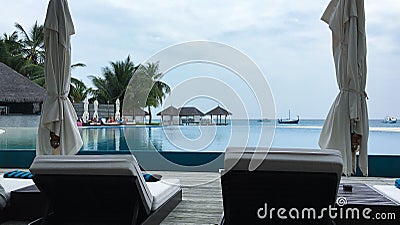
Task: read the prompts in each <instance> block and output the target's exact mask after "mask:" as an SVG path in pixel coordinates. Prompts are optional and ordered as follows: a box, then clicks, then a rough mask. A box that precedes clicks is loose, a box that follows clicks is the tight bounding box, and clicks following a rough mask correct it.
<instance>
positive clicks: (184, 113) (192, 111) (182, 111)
mask: <svg viewBox="0 0 400 225" xmlns="http://www.w3.org/2000/svg"><path fill="white" fill-rule="evenodd" d="M178 110H179V124H181V125H195V124H199V123H200V122H201V118H202V117H203V116H204V113H203V112H202V111H200V110H199V109H197V108H196V107H193V106H189V107H180V108H179V109H178Z"/></svg>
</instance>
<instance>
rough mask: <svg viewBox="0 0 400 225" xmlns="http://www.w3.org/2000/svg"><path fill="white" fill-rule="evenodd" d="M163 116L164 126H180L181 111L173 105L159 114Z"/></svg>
mask: <svg viewBox="0 0 400 225" xmlns="http://www.w3.org/2000/svg"><path fill="white" fill-rule="evenodd" d="M157 116H161V123H162V125H179V110H178V109H177V108H175V107H173V106H172V105H171V106H169V107H168V108H166V109H164V110H162V111H161V112H159V113H157Z"/></svg>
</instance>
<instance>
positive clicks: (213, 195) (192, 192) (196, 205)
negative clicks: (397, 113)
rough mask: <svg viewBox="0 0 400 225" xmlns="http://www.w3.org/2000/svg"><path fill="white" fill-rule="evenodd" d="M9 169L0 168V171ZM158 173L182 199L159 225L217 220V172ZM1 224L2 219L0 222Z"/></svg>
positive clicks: (372, 180) (219, 203) (376, 180)
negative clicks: (173, 182)
mask: <svg viewBox="0 0 400 225" xmlns="http://www.w3.org/2000/svg"><path fill="white" fill-rule="evenodd" d="M6 171H11V169H0V173H4V172H6ZM150 173H154V174H161V175H162V176H163V179H168V178H178V179H180V181H181V185H182V190H183V197H182V202H181V203H180V204H179V205H178V206H177V207H176V208H175V209H174V210H173V211H172V212H171V213H170V214H169V215H168V217H167V218H166V219H165V220H164V221H163V222H162V223H161V224H163V225H183V224H185V225H194V224H217V223H218V222H219V220H220V218H221V215H222V211H223V207H222V194H221V183H220V179H219V176H220V175H219V173H211V172H175V171H174V172H169V171H150ZM394 181H395V179H394V178H380V177H342V182H343V183H366V184H370V185H375V184H385V185H393V184H394ZM3 224H5V223H3ZM6 224H7V225H14V224H18V225H24V224H27V223H24V222H8V223H6Z"/></svg>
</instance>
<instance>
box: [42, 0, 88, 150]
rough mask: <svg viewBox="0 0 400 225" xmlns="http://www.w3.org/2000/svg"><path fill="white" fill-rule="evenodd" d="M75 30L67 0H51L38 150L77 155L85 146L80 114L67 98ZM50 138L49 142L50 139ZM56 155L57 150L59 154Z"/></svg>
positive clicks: (46, 36)
mask: <svg viewBox="0 0 400 225" xmlns="http://www.w3.org/2000/svg"><path fill="white" fill-rule="evenodd" d="M74 33H75V31H74V25H73V23H72V18H71V15H70V12H69V9H68V3H67V1H66V0H50V1H49V4H48V8H47V14H46V19H45V22H44V44H45V52H46V56H45V71H44V72H45V81H46V89H47V96H46V99H45V101H44V103H43V108H42V115H41V117H40V124H39V130H38V145H37V149H36V150H37V151H36V153H37V154H38V155H41V154H53V153H54V151H53V149H56V150H59V153H58V154H62V155H69V154H76V153H77V152H78V151H79V149H80V148H81V146H82V139H81V136H80V134H79V130H78V127H77V119H78V117H77V115H76V112H75V110H74V107H73V106H72V104H71V102H70V101H69V99H68V93H69V88H70V83H71V71H70V70H71V45H70V37H71V35H73V34H74ZM49 137H50V141H49ZM56 154H57V153H56Z"/></svg>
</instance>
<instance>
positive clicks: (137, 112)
mask: <svg viewBox="0 0 400 225" xmlns="http://www.w3.org/2000/svg"><path fill="white" fill-rule="evenodd" d="M148 115H149V113H148V112H146V111H144V110H143V109H141V108H135V109H133V108H132V110H124V111H123V112H122V118H123V119H124V120H125V122H126V123H127V124H136V123H139V124H144V123H145V119H146V116H148Z"/></svg>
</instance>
